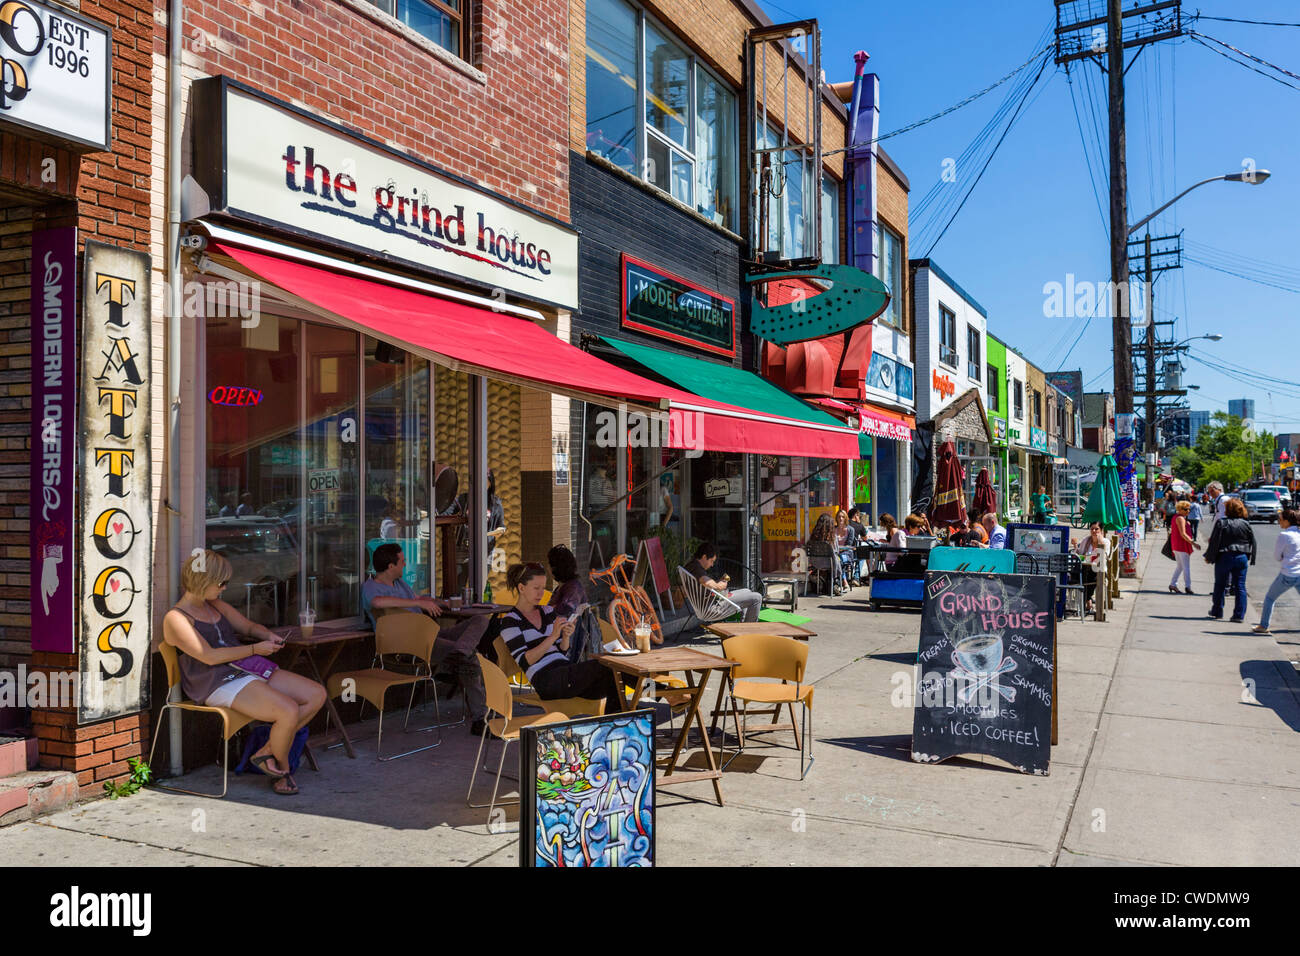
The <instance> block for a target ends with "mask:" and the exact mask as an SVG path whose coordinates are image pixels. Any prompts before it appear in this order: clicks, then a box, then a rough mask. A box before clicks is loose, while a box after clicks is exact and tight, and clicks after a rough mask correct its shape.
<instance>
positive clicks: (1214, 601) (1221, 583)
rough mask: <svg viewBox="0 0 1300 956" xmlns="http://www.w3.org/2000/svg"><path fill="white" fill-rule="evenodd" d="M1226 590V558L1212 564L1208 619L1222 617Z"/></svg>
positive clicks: (1223, 557) (1224, 556) (1225, 556)
mask: <svg viewBox="0 0 1300 956" xmlns="http://www.w3.org/2000/svg"><path fill="white" fill-rule="evenodd" d="M1227 589H1228V556H1227V555H1223V556H1222V557H1220V558H1218V559H1217V560H1216V561H1215V562H1214V596H1213V597H1211V598H1210V617H1223V596H1224V592H1225V591H1226V590H1227Z"/></svg>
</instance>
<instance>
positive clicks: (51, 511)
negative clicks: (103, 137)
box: [29, 228, 77, 654]
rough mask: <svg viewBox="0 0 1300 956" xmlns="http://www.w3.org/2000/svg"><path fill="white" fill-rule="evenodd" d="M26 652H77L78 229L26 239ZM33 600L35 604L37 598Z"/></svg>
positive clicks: (38, 232)
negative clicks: (28, 371)
mask: <svg viewBox="0 0 1300 956" xmlns="http://www.w3.org/2000/svg"><path fill="white" fill-rule="evenodd" d="M31 286H32V300H31V317H32V341H33V344H34V346H35V347H34V348H33V350H32V352H33V357H32V436H33V437H32V470H31V482H32V483H31V488H32V507H31V519H30V532H29V534H30V545H31V574H32V586H33V593H32V650H34V651H50V652H53V653H56V654H71V653H73V652H74V651H75V650H76V643H75V641H74V636H75V631H76V604H75V598H74V594H75V582H74V580H73V577H74V575H75V573H76V567H75V565H74V558H75V556H76V546H75V544H74V540H73V539H74V535H75V521H76V516H75V513H74V511H73V502H74V491H73V478H74V473H75V469H76V467H77V466H76V458H75V455H76V443H75V440H74V439H75V435H76V433H75V431H74V429H75V428H76V414H77V392H76V378H77V367H76V364H75V363H76V356H77V304H76V302H77V230H76V229H73V228H67V229H38V230H35V231H34V232H33V233H32V279H31ZM38 594H39V596H40V600H39V601H38V600H37V599H36V597H37V595H38Z"/></svg>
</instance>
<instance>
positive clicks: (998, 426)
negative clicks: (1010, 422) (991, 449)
mask: <svg viewBox="0 0 1300 956" xmlns="http://www.w3.org/2000/svg"><path fill="white" fill-rule="evenodd" d="M989 423H990V424H991V425H992V426H993V440H994V441H996V442H1001V443H1002V444H1004V445H1005V444H1006V442H1007V420H1006V419H1005V418H990V419H989ZM1016 437H1017V438H1019V437H1020V433H1019V432H1016Z"/></svg>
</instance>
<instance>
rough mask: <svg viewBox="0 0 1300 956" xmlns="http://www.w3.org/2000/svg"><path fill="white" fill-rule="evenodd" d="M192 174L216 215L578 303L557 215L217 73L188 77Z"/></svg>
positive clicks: (574, 262) (539, 297)
mask: <svg viewBox="0 0 1300 956" xmlns="http://www.w3.org/2000/svg"><path fill="white" fill-rule="evenodd" d="M193 99H194V111H195V122H194V129H195V130H196V135H195V142H194V154H195V169H194V175H195V178H196V179H197V180H198V181H199V184H200V185H201V186H203V188H204V189H205V190H207V192H208V195H209V196H210V197H211V200H212V208H213V210H214V211H215V212H218V213H221V214H223V215H226V216H231V217H235V218H239V219H244V220H247V221H250V222H256V223H260V224H265V225H273V226H275V227H277V228H278V229H281V230H283V231H288V232H291V233H296V234H298V235H302V236H307V237H310V238H313V239H317V240H320V241H322V242H325V243H328V244H330V245H334V246H340V247H343V248H346V249H349V250H352V251H356V252H360V253H362V254H363V255H370V256H375V257H378V258H385V259H396V260H401V261H402V262H403V263H408V264H411V265H414V266H416V267H418V268H421V269H425V270H435V271H437V272H440V273H442V274H444V275H447V276H449V277H452V278H455V279H458V280H462V281H468V282H471V283H474V284H476V285H479V286H482V287H484V288H486V289H491V290H498V289H499V290H505V291H506V292H510V293H515V294H518V295H520V296H522V297H524V298H527V299H530V300H532V301H535V302H550V303H554V304H556V305H560V306H564V307H566V308H572V307H574V306H576V305H577V304H578V237H577V234H576V233H575V232H574V231H573V230H572V229H570V228H569V227H568V226H565V225H564V224H563V223H560V222H559V221H557V220H554V219H551V218H549V217H547V216H543V215H541V214H539V213H536V212H533V211H532V210H529V209H527V208H525V207H524V206H521V205H517V204H516V203H515V202H513V201H512V200H509V199H506V198H505V197H502V196H498V195H496V194H495V193H491V192H488V191H487V190H485V189H482V188H481V187H478V186H476V185H474V184H473V183H470V182H468V181H467V180H463V179H460V178H458V177H455V176H452V175H450V174H448V173H444V172H442V171H441V170H438V169H435V168H434V167H432V166H430V165H428V164H426V163H423V162H421V161H419V160H418V159H415V158H413V157H409V156H406V155H404V154H402V153H398V152H396V151H394V150H392V149H389V148H388V147H386V146H384V145H382V144H380V143H377V142H374V141H372V140H369V139H366V138H364V137H362V136H360V135H358V134H355V133H352V132H351V131H350V130H347V129H345V128H344V127H341V126H337V125H335V124H333V123H330V122H328V121H326V120H324V119H321V118H319V117H316V116H313V115H311V114H310V113H306V112H304V111H302V110H299V109H297V108H296V107H293V106H290V105H289V104H287V103H284V102H281V101H279V100H275V99H272V98H271V97H268V96H266V95H265V94H263V93H260V92H258V91H256V90H253V89H251V88H249V87H246V86H243V85H242V84H239V83H236V82H234V81H232V80H229V79H227V78H226V77H224V76H217V77H211V78H209V79H204V80H199V81H197V82H195V84H194V94H193Z"/></svg>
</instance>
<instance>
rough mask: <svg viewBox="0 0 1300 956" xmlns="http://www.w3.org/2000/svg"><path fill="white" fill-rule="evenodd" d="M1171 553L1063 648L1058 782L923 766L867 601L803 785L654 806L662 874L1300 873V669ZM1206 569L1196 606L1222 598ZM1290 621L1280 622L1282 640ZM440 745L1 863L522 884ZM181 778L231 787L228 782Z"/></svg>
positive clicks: (831, 654)
mask: <svg viewBox="0 0 1300 956" xmlns="http://www.w3.org/2000/svg"><path fill="white" fill-rule="evenodd" d="M1263 537H1264V535H1263V533H1261V538H1263ZM1270 542H1271V539H1270ZM1159 544H1160V541H1159V539H1158V538H1157V537H1156V535H1155V534H1153V535H1151V536H1150V537H1149V538H1148V539H1147V550H1146V555H1145V556H1144V559H1143V565H1142V568H1143V571H1144V574H1145V578H1144V579H1143V581H1142V582H1141V583H1139V582H1138V581H1136V580H1135V581H1125V582H1124V592H1125V593H1124V598H1123V599H1122V600H1121V601H1120V602H1119V603H1118V604H1117V606H1116V609H1115V610H1114V611H1113V612H1112V613H1111V614H1110V616H1109V620H1108V621H1107V622H1106V623H1104V624H1098V623H1095V622H1093V621H1086V622H1078V621H1075V620H1070V621H1068V622H1066V623H1064V624H1062V625H1061V626H1060V628H1059V633H1058V642H1059V648H1060V651H1059V666H1060V675H1059V680H1060V690H1059V704H1060V743H1059V745H1058V746H1057V747H1054V748H1053V750H1052V764H1051V773H1050V775H1049V776H1046V777H1033V776H1026V775H1022V774H1019V773H1016V772H1015V771H1013V770H1010V769H1008V768H1006V767H1005V766H1003V765H1001V764H1000V763H999V762H998V761H995V760H992V759H986V758H980V757H973V758H958V759H954V760H951V761H948V762H946V763H943V764H939V765H922V764H916V763H913V762H912V761H911V760H910V758H909V749H910V739H911V727H912V712H911V709H910V708H909V707H907V706H896V704H897V703H899V702H900V699H901V698H902V696H903V694H902V690H903V688H906V687H907V686H908V685H909V683H910V681H911V680H912V661H913V658H914V655H915V651H916V645H917V629H918V625H919V615H918V614H916V613H915V612H897V611H894V612H891V611H882V612H872V611H871V610H869V608H868V607H867V605H866V603H865V593H864V592H862V591H860V590H859V591H856V592H853V594H852V595H851V596H850V597H848V598H841V599H837V600H834V601H825V600H822V601H816V600H810V601H807V602H805V603H803V604H801V608H800V610H801V612H804V613H807V614H809V615H811V616H812V618H813V622H812V624H811V625H810V626H812V627H813V628H815V629H816V630H817V631H818V632H819V636H818V637H816V638H814V639H813V640H812V646H811V655H810V659H809V669H810V675H811V677H812V679H813V681H814V682H815V683H816V685H817V694H816V709H815V711H814V716H813V732H814V737H815V744H814V756H815V758H816V763H815V764H814V765H813V767H812V769H811V770H810V771H809V774H808V778H807V780H806V781H804V782H802V783H801V782H800V781H799V779H798V777H799V770H798V755H797V753H796V752H795V751H794V750H793V748H792V746H791V745H790V741H789V736H788V735H773V737H772V738H771V743H769V744H762V743H758V744H756V745H751V749H750V750H749V751H747V752H746V754H745V755H744V756H742V757H741V758H740V759H738V760H737V761H736V763H735V764H733V765H732V767H731V769H730V770H729V772H728V773H727V774H726V775H725V776H724V778H723V781H722V784H723V790H724V795H725V796H726V799H727V805H726V806H725V807H718V806H716V805H714V804H713V803H712V802H711V798H712V789H711V787H710V786H709V785H708V784H707V783H697V784H690V785H685V786H678V787H674V788H671V789H661V790H660V792H659V816H658V825H659V832H658V855H659V862H660V864H661V865H678V866H681V865H701V864H705V865H707V864H720V865H782V866H784V865H807V864H848V865H880V864H885V865H948V864H971V865H1040V866H1051V865H1058V864H1059V865H1114V864H1120V865H1124V864H1142V863H1153V864H1187V863H1220V864H1233V863H1242V864H1261V863H1263V864H1270V863H1295V862H1297V860H1298V859H1300V853H1298V852H1297V845H1298V844H1297V839H1296V837H1295V836H1294V835H1295V834H1296V832H1297V830H1298V829H1300V828H1298V827H1297V826H1296V824H1297V823H1300V756H1297V748H1296V733H1297V731H1300V680H1298V679H1297V676H1296V674H1295V672H1294V670H1293V669H1292V668H1291V665H1290V664H1289V663H1288V659H1289V658H1290V657H1295V656H1297V654H1296V652H1297V650H1300V647H1298V646H1297V645H1294V644H1291V645H1288V644H1286V643H1279V641H1277V640H1274V639H1272V638H1257V637H1254V636H1251V635H1249V630H1248V628H1247V627H1241V626H1236V625H1234V626H1231V627H1230V626H1228V625H1225V624H1222V623H1219V622H1214V621H1208V620H1205V619H1204V618H1203V617H1201V616H1200V615H1203V614H1204V611H1205V610H1206V608H1208V597H1202V596H1194V597H1187V596H1181V595H1180V596H1174V595H1171V594H1168V593H1167V592H1166V591H1165V586H1166V583H1167V580H1168V574H1169V573H1170V572H1171V571H1172V564H1171V563H1170V562H1168V561H1166V560H1165V559H1164V558H1162V557H1160V556H1159V554H1155V553H1154V551H1156V550H1157V549H1158V547H1159ZM1267 548H1268V550H1269V551H1270V553H1271V543H1269V544H1268V545H1267ZM1198 564H1199V567H1196V568H1194V575H1195V576H1194V578H1193V581H1194V587H1195V588H1197V589H1198V590H1201V591H1208V586H1207V585H1208V569H1207V568H1206V566H1205V565H1204V564H1203V563H1199V562H1198ZM1262 570H1263V569H1262V568H1261V569H1253V570H1252V578H1251V584H1252V585H1253V590H1254V591H1255V592H1256V595H1257V596H1256V599H1255V600H1254V601H1253V602H1252V604H1253V605H1254V608H1253V609H1252V614H1253V616H1254V619H1258V611H1257V608H1258V603H1259V599H1261V598H1262V596H1263V592H1264V589H1265V587H1266V586H1267V580H1266V578H1267V579H1268V580H1271V577H1272V575H1271V573H1259V572H1261V571H1262ZM1286 613H1291V614H1293V615H1294V616H1293V617H1290V618H1288V617H1286V616H1285V615H1286ZM1295 616H1300V615H1296V611H1295V608H1291V609H1290V610H1289V611H1284V612H1283V616H1282V617H1279V618H1276V619H1275V622H1276V626H1278V627H1281V626H1283V625H1284V624H1293V623H1294V620H1295ZM1295 636H1296V635H1295V634H1292V635H1291V637H1295ZM1279 637H1281V638H1283V640H1285V636H1284V635H1279ZM701 646H703V647H704V648H705V649H709V648H712V649H714V650H716V643H711V644H710V643H705V644H702V645H701ZM1243 681H1251V682H1253V683H1250V684H1245V685H1243ZM1248 688H1249V689H1251V694H1252V699H1249V700H1247V699H1243V694H1244V691H1245V690H1246V689H1248ZM708 697H709V699H710V700H711V698H712V694H709V695H708ZM447 734H448V736H447V738H446V743H444V744H443V746H442V747H440V748H438V749H437V750H433V751H430V752H428V753H424V754H418V755H416V756H413V757H408V758H405V759H402V760H397V761H393V762H390V763H385V764H379V763H377V762H375V761H374V759H373V754H374V751H373V747H374V738H373V724H370V725H362V727H361V728H360V731H359V735H360V736H363V737H364V739H363V740H362V741H361V743H360V744H359V747H358V752H359V758H358V759H357V760H349V759H347V758H346V757H345V756H344V755H343V754H342V752H341V751H329V752H328V753H326V754H325V755H324V756H323V757H322V759H321V765H322V772H321V773H319V774H315V773H312V772H311V771H309V770H305V769H304V770H303V771H301V772H300V773H299V774H298V779H299V783H300V785H301V787H302V794H301V795H300V796H298V797H293V798H285V797H277V796H275V795H273V794H272V793H271V792H270V791H269V789H268V787H267V785H266V783H265V782H264V781H262V780H250V779H245V778H234V780H233V781H232V784H231V793H230V795H229V796H228V797H227V798H226V799H225V800H221V801H217V800H208V799H201V798H194V797H188V796H185V795H179V794H171V793H167V792H164V791H149V792H145V793H141V794H138V795H136V796H133V797H130V798H126V799H122V800H117V801H112V802H110V801H107V800H100V801H97V802H94V803H90V804H86V805H83V806H81V807H77V808H75V809H70V810H66V811H63V812H60V813H57V814H53V815H51V816H48V817H43V818H41V819H39V820H37V821H33V822H29V823H24V824H19V825H16V826H12V827H8V828H4V829H0V859H3V860H5V861H6V862H10V863H13V864H32V863H35V864H41V863H75V864H77V865H83V866H92V865H116V866H120V865H122V864H123V863H137V864H170V865H179V866H208V865H275V864H317V865H331V866H338V865H349V864H373V863H393V864H441V865H499V866H510V865H514V863H515V852H516V850H515V848H516V845H517V844H516V840H517V836H516V834H515V833H514V832H513V831H514V828H515V825H516V820H517V815H516V811H515V810H514V809H513V808H512V809H511V810H510V811H509V813H508V815H507V817H506V819H505V826H506V827H507V828H508V830H509V831H510V832H491V831H490V828H489V827H487V826H486V811H485V810H470V809H467V808H466V807H465V806H464V796H465V787H466V784H467V782H468V773H469V769H470V767H471V764H472V761H473V756H474V746H475V741H474V740H472V739H471V738H470V737H469V736H468V734H467V733H466V732H465V730H464V729H463V728H452V729H451V730H449V731H447ZM395 744H396V742H394V743H393V744H390V746H394V745H395ZM700 756H702V755H699V754H697V755H696V756H695V759H696V760H698V759H699V757H700ZM512 757H513V754H512ZM508 762H509V761H508ZM493 764H495V759H494V760H493ZM186 779H187V781H189V783H190V784H191V785H195V786H209V787H210V786H217V785H219V771H217V770H215V769H213V768H209V769H205V770H201V771H198V772H195V773H193V774H190V775H189V776H188V777H187V778H186ZM480 794H481V795H482V796H484V797H485V792H484V791H480ZM497 829H498V830H500V827H498V828H497Z"/></svg>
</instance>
